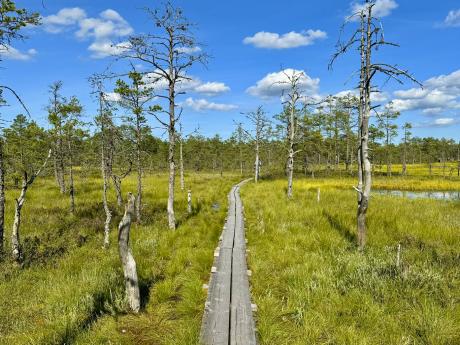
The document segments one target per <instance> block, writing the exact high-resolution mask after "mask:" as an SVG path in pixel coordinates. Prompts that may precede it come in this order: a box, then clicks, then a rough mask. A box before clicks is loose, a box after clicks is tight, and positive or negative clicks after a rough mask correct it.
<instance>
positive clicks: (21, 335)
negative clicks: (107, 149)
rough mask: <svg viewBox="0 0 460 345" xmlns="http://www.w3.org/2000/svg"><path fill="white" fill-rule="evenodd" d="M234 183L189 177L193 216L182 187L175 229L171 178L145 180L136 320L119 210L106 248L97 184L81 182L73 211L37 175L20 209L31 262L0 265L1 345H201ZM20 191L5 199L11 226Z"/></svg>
mask: <svg viewBox="0 0 460 345" xmlns="http://www.w3.org/2000/svg"><path fill="white" fill-rule="evenodd" d="M236 180H237V179H236V178H235V177H234V176H226V177H225V178H220V176H217V175H211V174H203V175H191V176H188V177H187V182H188V186H190V187H191V189H192V191H193V206H194V213H193V214H192V215H188V214H187V213H186V195H185V193H181V192H180V189H179V188H178V189H177V191H178V192H177V202H176V210H177V214H178V215H177V218H178V222H179V227H178V229H177V231H174V232H172V231H169V230H167V228H168V227H167V222H166V206H165V205H166V199H167V177H166V176H165V175H157V176H149V177H147V178H146V179H145V186H146V187H145V190H146V193H145V197H144V200H145V203H146V204H145V207H144V221H143V223H142V224H141V225H134V226H133V228H132V231H131V233H132V236H131V241H132V247H133V252H134V256H135V258H136V261H137V265H138V273H139V279H140V288H141V295H142V306H143V309H142V312H141V313H140V314H139V315H138V316H132V315H130V314H129V313H127V312H126V311H127V308H126V303H125V299H124V291H123V286H124V284H123V279H122V272H121V267H120V262H119V259H118V252H117V243H116V225H117V223H118V221H119V219H120V215H121V213H122V210H118V209H116V207H115V206H112V208H113V211H114V214H115V219H114V221H113V226H112V230H113V231H112V234H111V247H110V249H109V250H104V249H103V248H102V236H103V233H102V229H103V221H104V213H103V210H102V205H101V203H100V201H99V200H101V192H100V181H99V180H98V179H92V178H88V179H82V180H79V181H78V182H79V183H78V184H77V186H76V187H77V189H76V193H77V196H76V201H77V205H76V207H77V213H76V215H74V216H72V215H69V212H68V200H67V197H65V196H62V195H60V194H59V192H58V191H57V188H56V187H55V185H54V183H53V181H51V180H42V181H41V182H40V181H37V184H36V185H34V186H33V188H32V189H31V190H30V194H29V195H28V199H27V201H26V204H25V206H24V214H23V219H24V222H23V224H22V238H23V242H24V247H25V266H24V268H22V269H21V268H18V267H15V266H14V265H13V263H11V262H9V261H8V260H6V261H5V262H3V263H2V264H1V265H0V275H1V281H0V343H1V344H8V345H10V344H11V345H14V344H71V343H77V344H78V343H80V344H109V343H110V344H152V343H154V344H171V343H172V342H173V341H175V343H176V344H177V341H178V340H179V341H180V342H179V343H180V344H192V343H196V342H197V339H198V332H199V327H200V322H201V315H202V312H203V307H204V301H205V298H206V293H205V291H203V290H202V285H203V283H204V282H207V280H208V278H209V277H208V275H209V271H210V267H211V265H212V258H213V257H212V252H213V249H214V246H215V245H216V243H217V241H218V237H219V234H220V232H221V228H222V224H223V222H224V218H225V215H226V202H227V198H226V195H227V193H228V191H229V190H230V187H231V185H232V184H233V183H234V182H235V181H236ZM124 182H125V185H124V186H123V189H124V191H125V192H127V191H129V190H131V191H133V190H135V180H134V178H133V179H128V180H127V181H124ZM14 192H17V191H10V192H9V193H8V195H7V197H8V199H9V202H8V204H7V210H8V213H7V214H8V218H7V229H9V228H10V226H11V218H10V215H11V214H12V198H13V195H14ZM112 200H113V201H114V200H115V197H114V196H112ZM112 204H113V205H115V203H114V202H113V203H112ZM6 248H9V247H8V245H7V246H6Z"/></svg>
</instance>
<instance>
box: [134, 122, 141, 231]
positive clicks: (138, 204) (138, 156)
mask: <svg viewBox="0 0 460 345" xmlns="http://www.w3.org/2000/svg"><path fill="white" fill-rule="evenodd" d="M136 163H137V197H136V207H135V209H136V222H137V223H140V222H141V213H142V162H141V123H140V118H139V115H136Z"/></svg>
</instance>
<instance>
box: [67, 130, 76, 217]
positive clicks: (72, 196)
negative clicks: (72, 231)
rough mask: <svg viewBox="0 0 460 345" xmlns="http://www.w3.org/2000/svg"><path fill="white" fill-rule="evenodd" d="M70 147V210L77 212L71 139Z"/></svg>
mask: <svg viewBox="0 0 460 345" xmlns="http://www.w3.org/2000/svg"><path fill="white" fill-rule="evenodd" d="M68 148H69V195H70V212H72V213H74V212H75V189H74V183H73V152H72V143H71V139H70V138H69V140H68Z"/></svg>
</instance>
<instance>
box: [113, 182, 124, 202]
mask: <svg viewBox="0 0 460 345" xmlns="http://www.w3.org/2000/svg"><path fill="white" fill-rule="evenodd" d="M112 181H113V186H114V187H115V193H116V195H117V205H118V207H121V206H123V195H122V194H121V179H120V178H119V177H118V176H115V175H112Z"/></svg>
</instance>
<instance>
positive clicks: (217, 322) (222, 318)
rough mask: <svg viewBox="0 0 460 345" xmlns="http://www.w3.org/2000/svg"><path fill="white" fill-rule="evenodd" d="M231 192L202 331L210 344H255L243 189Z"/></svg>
mask: <svg viewBox="0 0 460 345" xmlns="http://www.w3.org/2000/svg"><path fill="white" fill-rule="evenodd" d="M245 182H246V181H243V182H242V183H240V184H238V185H236V186H234V187H233V188H232V190H231V192H230V193H229V209H228V217H227V221H226V224H225V227H224V231H223V233H222V237H221V241H220V243H219V255H218V256H215V259H214V268H213V271H214V270H215V273H212V275H211V279H210V282H209V290H208V299H207V302H206V308H205V314H204V316H203V324H202V329H201V342H202V343H203V344H206V345H223V344H226V345H228V344H232V345H255V344H256V343H257V340H256V334H255V326H254V319H253V316H252V306H251V298H250V292H249V281H248V276H247V272H248V271H247V265H246V241H245V236H244V217H243V212H242V202H241V198H240V195H239V187H240V185H241V184H243V183H245Z"/></svg>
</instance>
